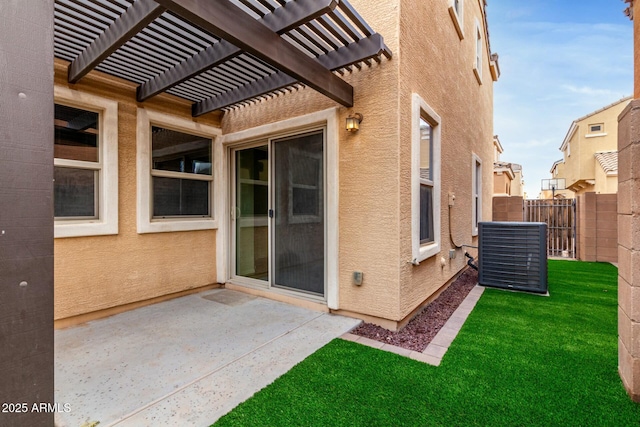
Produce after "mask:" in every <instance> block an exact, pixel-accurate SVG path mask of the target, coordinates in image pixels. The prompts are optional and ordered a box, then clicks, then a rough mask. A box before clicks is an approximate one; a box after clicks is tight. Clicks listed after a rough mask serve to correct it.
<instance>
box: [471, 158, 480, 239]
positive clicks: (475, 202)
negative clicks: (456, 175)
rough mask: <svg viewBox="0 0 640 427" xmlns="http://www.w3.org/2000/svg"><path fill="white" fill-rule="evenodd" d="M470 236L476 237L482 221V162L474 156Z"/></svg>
mask: <svg viewBox="0 0 640 427" xmlns="http://www.w3.org/2000/svg"><path fill="white" fill-rule="evenodd" d="M471 164H472V168H471V173H472V175H471V203H472V206H471V212H472V215H473V218H472V224H471V235H472V236H477V235H478V223H479V222H480V221H482V160H480V157H478V156H477V155H476V154H473V155H472V159H471Z"/></svg>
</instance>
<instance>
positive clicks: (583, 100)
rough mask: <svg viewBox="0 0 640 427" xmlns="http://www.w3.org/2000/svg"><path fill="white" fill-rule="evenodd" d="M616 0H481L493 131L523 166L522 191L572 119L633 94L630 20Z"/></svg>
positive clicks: (543, 167) (535, 184) (535, 189)
mask: <svg viewBox="0 0 640 427" xmlns="http://www.w3.org/2000/svg"><path fill="white" fill-rule="evenodd" d="M625 7H626V4H625V3H624V2H623V1H622V0H582V1H573V0H571V1H567V0H530V1H516V0H489V1H488V6H487V17H488V20H489V37H490V43H491V51H492V52H494V53H498V55H499V58H500V59H499V64H500V71H501V73H502V74H501V76H500V79H499V80H498V82H497V83H496V84H495V85H494V134H496V135H498V136H499V138H500V143H501V144H502V147H503V148H504V153H502V155H501V157H500V160H501V161H506V162H512V163H519V164H521V165H522V166H523V174H524V181H525V191H526V192H527V197H529V198H536V197H537V196H538V194H539V193H540V185H541V180H542V179H548V178H551V173H550V170H551V166H552V165H553V163H554V162H555V161H556V160H560V159H562V152H560V150H559V148H560V145H561V144H562V141H563V140H564V137H565V136H566V134H567V131H568V130H569V127H570V126H571V123H572V122H573V120H575V119H577V118H579V117H582V116H584V115H587V114H589V113H591V112H593V111H595V110H597V109H599V108H602V107H604V106H606V105H608V104H611V103H613V102H615V101H617V100H619V99H620V98H623V97H625V96H628V95H632V94H633V23H632V22H631V21H630V20H629V18H627V17H626V16H625V15H624V13H623V10H624V9H625Z"/></svg>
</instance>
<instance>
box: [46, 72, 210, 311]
mask: <svg viewBox="0 0 640 427" xmlns="http://www.w3.org/2000/svg"><path fill="white" fill-rule="evenodd" d="M55 83H56V85H59V86H62V87H69V88H72V89H74V90H76V91H80V92H83V93H90V94H94V95H98V96H102V97H105V98H109V99H112V100H115V101H117V102H118V196H119V197H118V198H119V203H118V205H119V209H118V211H119V215H118V217H119V227H118V228H119V229H118V234H117V235H110V236H91V237H72V238H58V239H55V243H54V252H55V278H54V283H55V284H54V286H55V319H56V320H58V319H63V318H68V317H71V316H76V315H80V314H85V313H90V312H94V311H98V310H104V309H108V308H112V307H116V306H120V305H125V304H128V303H132V302H138V301H144V300H147V299H152V298H155V297H159V296H163V295H167V294H171V293H175V292H180V291H184V290H187V289H192V288H197V287H201V286H205V285H209V284H212V283H215V282H216V231H215V230H205V231H189V232H175V233H151V234H138V232H137V226H136V209H137V208H136V194H137V191H138V190H139V189H137V188H136V126H137V122H136V116H137V107H138V104H137V103H136V102H135V85H133V84H131V83H127V82H124V81H121V80H117V79H115V78H112V77H108V76H106V75H104V74H101V73H98V72H92V73H91V74H90V75H88V76H87V77H85V78H84V79H83V80H82V81H81V82H80V83H78V84H75V85H68V84H67V83H66V63H65V62H64V61H60V60H56V63H55ZM144 105H145V107H146V108H152V109H154V110H156V111H160V112H164V113H166V114H171V115H177V116H180V117H185V118H190V116H191V114H190V104H189V103H187V102H184V101H180V100H178V99H177V98H174V97H171V96H168V95H162V96H159V97H156V98H154V99H153V100H150V101H148V102H146V103H145V104H144ZM198 121H199V122H200V123H204V124H209V125H213V126H218V122H219V120H218V118H217V116H215V115H209V117H204V118H201V119H198Z"/></svg>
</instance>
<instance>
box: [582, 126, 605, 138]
mask: <svg viewBox="0 0 640 427" xmlns="http://www.w3.org/2000/svg"><path fill="white" fill-rule="evenodd" d="M595 126H600V130H598V131H594V130H593V127H595ZM587 128H588V132H587V134H586V135H585V138H596V137H599V136H607V133H606V132H605V131H604V122H599V123H591V124H589V125H588V126H587Z"/></svg>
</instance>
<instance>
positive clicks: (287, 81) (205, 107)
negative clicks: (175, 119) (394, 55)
mask: <svg viewBox="0 0 640 427" xmlns="http://www.w3.org/2000/svg"><path fill="white" fill-rule="evenodd" d="M384 52H388V49H387V47H386V46H385V44H384V40H383V38H382V36H381V35H380V34H377V33H376V34H373V35H371V36H370V37H367V38H365V39H361V40H359V41H357V42H354V43H352V44H351V45H349V46H344V47H341V48H339V49H337V50H334V51H331V52H329V53H327V54H324V55H320V56H319V57H318V58H316V61H317V62H318V63H319V64H322V65H323V66H324V67H326V68H328V69H330V70H337V69H340V68H343V67H346V66H348V65H352V64H355V63H357V62H360V61H363V60H366V59H370V58H374V57H377V56H378V55H380V54H383V53H384ZM296 82H297V80H296V79H295V78H293V77H290V76H288V75H286V74H285V73H283V72H277V73H275V74H272V75H270V76H267V77H265V78H263V79H260V80H257V81H255V82H252V83H249V84H246V85H244V86H242V87H240V88H237V89H234V90H232V91H229V92H225V93H223V94H221V95H218V96H215V97H213V98H209V99H205V100H203V101H200V102H198V103H195V104H193V107H192V114H193V116H194V117H197V116H200V115H202V114H205V113H208V112H211V111H215V110H218V109H220V108H224V107H228V106H230V105H233V104H237V103H239V102H241V101H244V100H247V99H252V98H255V97H257V96H260V95H265V94H267V93H269V92H273V91H276V90H278V89H282V88H284V87H287V86H290V85H292V84H295V83H296Z"/></svg>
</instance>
